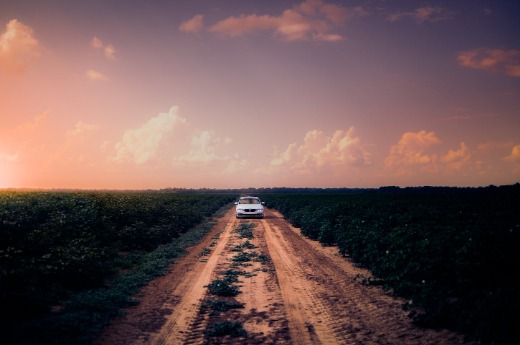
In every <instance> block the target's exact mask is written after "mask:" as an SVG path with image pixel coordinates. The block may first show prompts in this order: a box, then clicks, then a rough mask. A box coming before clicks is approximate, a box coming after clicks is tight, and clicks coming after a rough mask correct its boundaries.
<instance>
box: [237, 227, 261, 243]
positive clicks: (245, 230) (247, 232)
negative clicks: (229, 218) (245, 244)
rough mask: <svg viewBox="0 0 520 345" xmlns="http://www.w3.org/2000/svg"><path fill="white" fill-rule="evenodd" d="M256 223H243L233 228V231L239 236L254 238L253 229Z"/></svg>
mask: <svg viewBox="0 0 520 345" xmlns="http://www.w3.org/2000/svg"><path fill="white" fill-rule="evenodd" d="M255 226H256V225H255V224H254V223H243V224H240V226H239V227H238V228H237V229H235V232H237V233H238V234H239V237H240V238H247V239H250V240H252V239H253V238H254V235H253V229H254V227H255Z"/></svg>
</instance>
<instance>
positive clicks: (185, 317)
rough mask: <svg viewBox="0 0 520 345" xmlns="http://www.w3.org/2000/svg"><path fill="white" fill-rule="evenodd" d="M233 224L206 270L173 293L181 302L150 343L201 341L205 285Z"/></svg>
mask: <svg viewBox="0 0 520 345" xmlns="http://www.w3.org/2000/svg"><path fill="white" fill-rule="evenodd" d="M228 219H233V218H228ZM234 224H235V220H231V221H229V222H228V223H227V225H226V228H225V230H224V231H223V233H222V234H221V236H220V239H219V241H218V243H217V245H216V246H215V247H214V249H213V251H212V252H211V254H210V256H209V258H208V259H207V262H205V266H204V268H203V269H202V270H198V269H194V270H193V271H191V272H190V273H191V277H190V278H188V279H186V283H185V284H183V285H181V286H179V288H177V289H176V290H175V291H174V294H175V295H176V296H180V298H181V300H180V302H179V303H178V304H177V305H176V306H175V309H174V310H173V312H172V314H171V315H169V316H168V320H167V322H166V323H165V324H164V326H163V327H162V328H161V330H160V331H159V333H158V334H157V335H155V336H153V337H152V338H151V339H150V342H149V343H150V344H153V345H165V344H185V343H190V344H195V343H198V342H199V341H201V339H202V337H203V330H204V326H205V325H204V319H203V318H197V316H198V315H199V311H200V306H201V301H202V300H203V298H204V296H205V294H206V288H205V286H206V285H208V284H209V283H210V279H211V276H212V274H213V272H214V270H215V268H216V266H217V261H218V258H219V255H221V253H222V252H223V251H224V248H225V246H226V244H227V242H228V241H229V238H230V236H231V230H232V229H233V226H234ZM188 340H189V341H188Z"/></svg>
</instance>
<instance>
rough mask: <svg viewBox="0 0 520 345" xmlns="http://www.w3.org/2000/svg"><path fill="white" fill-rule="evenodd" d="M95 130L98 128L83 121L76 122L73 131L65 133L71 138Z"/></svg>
mask: <svg viewBox="0 0 520 345" xmlns="http://www.w3.org/2000/svg"><path fill="white" fill-rule="evenodd" d="M97 128H98V126H96V125H91V124H88V123H86V122H83V121H78V122H76V126H75V127H74V129H72V130H70V131H68V132H67V135H68V136H72V137H81V136H83V135H84V134H85V133H89V132H92V131H94V130H96V129H97Z"/></svg>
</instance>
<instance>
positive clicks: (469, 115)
mask: <svg viewBox="0 0 520 345" xmlns="http://www.w3.org/2000/svg"><path fill="white" fill-rule="evenodd" d="M519 15H520V6H519V5H518V4H516V5H515V4H514V2H497V1H484V0H482V1H468V2H455V3H454V2H452V1H431V2H430V3H428V1H427V2H426V3H423V2H421V3H420V4H419V3H418V2H416V1H383V0H370V1H369V0H366V1H337V0H336V1H333V0H297V1H289V0H283V1H272V2H269V1H260V0H252V1H212V0H194V1H165V0H151V1H138V0H130V1H125V2H124V4H121V3H118V1H101V0H99V1H98V0H92V1H65V0H56V1H50V2H47V1H36V0H20V1H12V2H11V3H10V4H6V3H5V2H3V3H2V4H1V5H0V188H79V189H159V188H168V187H182V188H245V187H360V188H364V187H379V186H386V185H398V186H422V185H430V186H485V185H490V184H494V185H504V184H513V183H517V182H520V40H519V39H518V32H520V24H519V23H518V21H517V18H518V16H519Z"/></svg>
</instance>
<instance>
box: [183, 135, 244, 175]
mask: <svg viewBox="0 0 520 345" xmlns="http://www.w3.org/2000/svg"><path fill="white" fill-rule="evenodd" d="M231 143H233V139H231V138H228V137H226V138H220V137H217V136H216V133H215V132H213V131H209V130H203V131H201V132H199V133H194V135H193V138H192V141H191V149H190V150H189V151H188V153H186V154H181V155H179V156H176V157H174V158H173V165H175V166H186V165H190V166H199V165H204V166H208V165H210V166H211V167H212V169H211V170H212V171H213V172H214V173H215V172H218V173H221V174H231V173H235V172H238V171H240V170H243V169H244V168H245V167H246V166H248V165H249V162H248V161H247V160H244V159H240V158H239V157H238V156H237V155H225V154H221V153H219V151H221V150H222V149H223V148H224V147H226V146H228V145H230V144H231Z"/></svg>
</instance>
